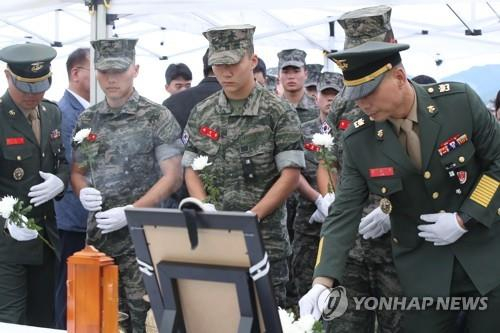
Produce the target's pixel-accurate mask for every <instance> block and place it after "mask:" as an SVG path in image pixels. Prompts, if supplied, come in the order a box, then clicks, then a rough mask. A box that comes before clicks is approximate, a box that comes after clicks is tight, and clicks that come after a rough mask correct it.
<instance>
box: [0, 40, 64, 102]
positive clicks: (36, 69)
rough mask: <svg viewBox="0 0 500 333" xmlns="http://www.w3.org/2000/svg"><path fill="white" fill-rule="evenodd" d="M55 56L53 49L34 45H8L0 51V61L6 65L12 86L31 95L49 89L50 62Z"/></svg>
mask: <svg viewBox="0 0 500 333" xmlns="http://www.w3.org/2000/svg"><path fill="white" fill-rule="evenodd" d="M56 55H57V52H56V50H55V49H54V48H52V47H50V46H47V45H43V44H36V43H28V44H16V45H10V46H7V47H4V48H3V49H2V50H0V60H2V61H5V62H6V63H7V70H8V71H9V72H10V74H11V78H12V83H13V84H14V86H16V88H17V89H19V90H21V91H23V92H25V93H32V94H37V93H41V92H44V91H46V90H48V89H49V88H50V84H51V76H52V72H51V71H50V62H51V61H52V59H54V58H55V57H56Z"/></svg>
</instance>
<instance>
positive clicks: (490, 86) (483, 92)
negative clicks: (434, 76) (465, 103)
mask: <svg viewBox="0 0 500 333" xmlns="http://www.w3.org/2000/svg"><path fill="white" fill-rule="evenodd" d="M443 81H458V82H465V83H467V84H469V85H470V86H471V87H472V88H473V89H474V90H475V91H476V92H477V93H478V94H479V96H480V97H481V99H482V100H483V102H484V103H485V104H486V105H488V106H490V104H491V101H493V100H495V97H496V95H497V92H498V90H500V65H485V66H474V67H472V68H469V69H468V70H465V71H463V72H459V73H455V74H453V75H450V76H447V77H445V78H444V79H443Z"/></svg>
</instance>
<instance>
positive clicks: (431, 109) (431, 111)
mask: <svg viewBox="0 0 500 333" xmlns="http://www.w3.org/2000/svg"><path fill="white" fill-rule="evenodd" d="M427 111H429V113H434V112H436V107H435V106H434V105H429V106H428V107H427Z"/></svg>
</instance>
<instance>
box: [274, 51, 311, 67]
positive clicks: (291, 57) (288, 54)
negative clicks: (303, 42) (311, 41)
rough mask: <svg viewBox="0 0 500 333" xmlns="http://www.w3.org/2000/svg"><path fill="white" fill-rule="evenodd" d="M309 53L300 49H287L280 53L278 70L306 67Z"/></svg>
mask: <svg viewBox="0 0 500 333" xmlns="http://www.w3.org/2000/svg"><path fill="white" fill-rule="evenodd" d="M306 55H307V53H306V52H304V51H302V50H299V49H287V50H282V51H280V52H279V53H278V58H279V61H278V68H279V70H282V69H283V67H286V66H293V67H304V66H305V65H306Z"/></svg>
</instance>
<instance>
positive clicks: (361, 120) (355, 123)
mask: <svg viewBox="0 0 500 333" xmlns="http://www.w3.org/2000/svg"><path fill="white" fill-rule="evenodd" d="M364 124H365V120H364V119H363V118H359V119H358V120H356V121H355V122H354V123H353V125H354V128H358V127H361V126H363V125H364Z"/></svg>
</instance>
